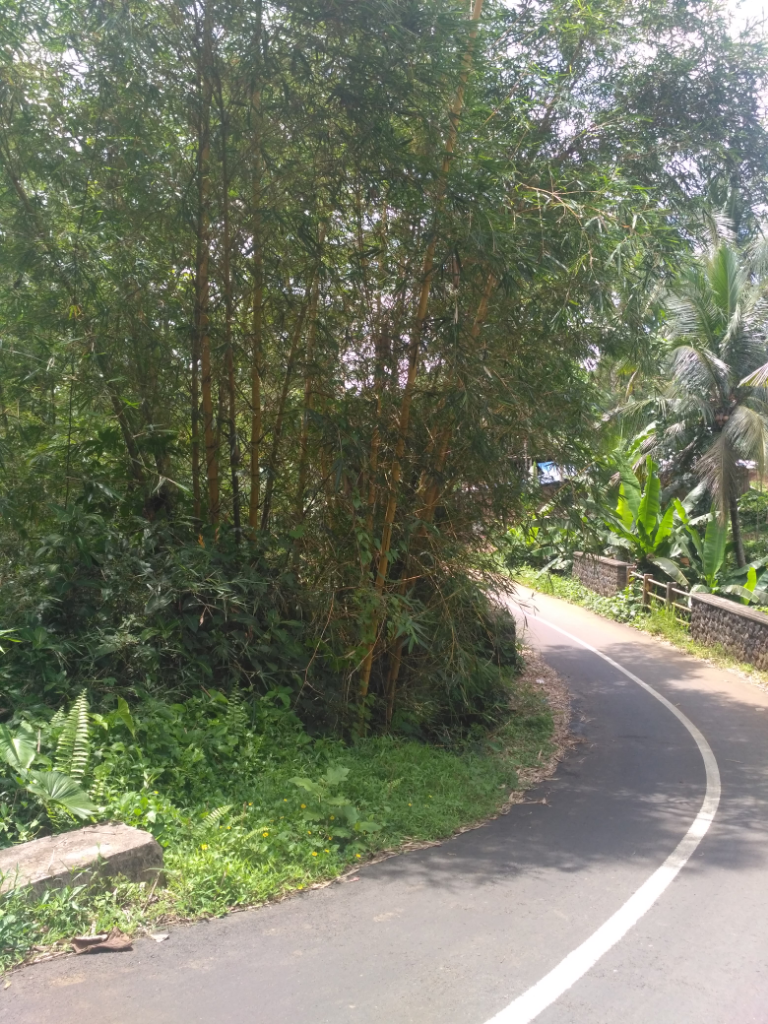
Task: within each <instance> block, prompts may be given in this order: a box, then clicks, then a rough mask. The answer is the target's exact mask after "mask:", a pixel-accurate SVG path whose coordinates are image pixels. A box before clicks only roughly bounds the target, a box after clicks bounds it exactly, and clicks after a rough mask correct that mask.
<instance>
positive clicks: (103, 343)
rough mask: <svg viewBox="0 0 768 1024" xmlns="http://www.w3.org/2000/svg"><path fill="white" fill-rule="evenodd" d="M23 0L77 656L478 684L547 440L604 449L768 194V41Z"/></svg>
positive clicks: (399, 686)
mask: <svg viewBox="0 0 768 1024" xmlns="http://www.w3.org/2000/svg"><path fill="white" fill-rule="evenodd" d="M6 10H7V13H8V16H7V17H6V18H5V19H4V21H3V25H2V27H1V28H0V384H1V385H2V390H1V391H0V435H1V436H0V455H1V456H2V477H1V478H0V500H1V501H2V514H3V530H2V545H3V551H4V558H5V562H6V568H5V569H4V570H3V571H4V572H5V573H6V574H7V575H8V576H9V578H10V577H13V578H14V579H17V580H18V579H21V576H20V575H19V568H20V566H22V565H23V566H26V567H29V566H30V565H34V566H35V567H36V568H35V572H34V573H33V574H32V575H31V576H30V575H29V574H28V575H27V576H25V577H24V579H25V582H24V584H23V587H22V590H23V593H24V595H26V597H25V598H24V599H23V600H21V599H20V598H19V597H18V592H17V591H16V590H14V589H13V588H11V589H9V590H7V593H8V594H12V595H15V596H13V597H12V598H9V600H13V601H14V602H18V601H19V600H20V601H21V603H20V604H18V603H17V607H18V608H21V612H20V613H19V614H22V613H23V616H22V617H23V623H21V625H23V627H24V628H26V629H28V630H32V631H34V629H42V630H43V634H44V636H45V637H46V638H47V639H45V641H43V640H41V643H43V642H45V643H50V644H52V645H53V646H54V647H55V649H56V651H57V652H58V653H57V657H58V659H59V662H58V664H59V670H60V673H63V675H62V674H59V675H57V676H56V678H55V679H54V680H53V681H51V682H50V686H51V687H53V688H54V689H55V688H56V687H65V683H64V682H62V680H63V679H64V678H65V677H66V678H67V679H70V677H73V676H77V675H78V672H80V671H83V670H82V669H80V668H78V667H77V666H78V665H81V664H86V663H87V665H88V672H89V673H90V680H91V681H92V682H94V684H96V683H99V684H101V683H103V684H104V685H107V686H114V685H128V686H134V687H135V686H136V685H138V684H139V681H141V682H142V685H145V684H146V682H147V679H148V675H153V678H154V679H155V683H156V684H157V685H160V684H161V682H162V677H163V674H164V672H167V670H168V667H169V666H178V664H179V663H180V659H182V660H183V658H184V657H186V656H189V657H192V658H193V659H197V660H196V661H194V664H195V665H199V664H201V663H202V662H205V663H206V664H207V666H208V670H211V671H213V672H214V674H229V675H230V677H232V678H234V679H236V680H239V681H240V682H241V683H242V684H243V685H253V686H257V687H260V688H262V689H263V688H264V687H267V686H271V685H273V684H274V682H275V679H277V678H279V679H280V680H282V682H283V683H284V684H285V685H287V686H289V687H292V688H293V689H294V690H295V691H296V695H297V699H300V701H301V702H304V703H303V704H302V706H304V705H306V707H307V708H308V709H309V711H308V713H309V712H311V713H313V714H315V715H317V716H319V717H320V718H321V719H323V716H325V717H326V718H327V717H328V716H330V718H332V719H333V720H334V721H337V722H342V723H343V724H344V725H345V727H348V728H351V729H358V730H359V729H365V728H367V727H368V724H369V723H371V722H373V723H375V724H377V725H379V726H389V725H391V723H392V720H393V716H396V715H397V714H398V713H399V711H398V709H399V710H400V713H401V714H402V715H404V716H405V717H403V718H402V721H406V719H407V720H409V721H410V720H413V719H416V720H419V721H422V720H426V719H429V718H430V715H436V716H437V719H440V720H441V721H442V719H441V718H440V715H442V714H443V712H442V711H440V712H439V713H438V712H436V711H435V710H434V709H435V708H444V707H446V706H447V707H450V708H451V709H452V710H451V711H450V713H448V718H449V719H450V718H451V716H455V715H457V714H458V715H459V717H461V715H470V712H469V711H468V710H467V709H472V708H475V710H476V709H477V707H479V706H480V705H482V700H480V699H479V698H478V700H480V703H479V704H478V705H477V706H476V705H474V704H473V700H474V698H473V697H472V696H471V695H468V692H467V679H468V678H469V677H470V676H472V677H473V678H475V679H479V678H481V676H482V673H480V675H478V672H479V668H478V666H482V665H488V664H490V665H492V664H493V663H494V659H496V662H498V660H499V658H500V655H499V650H500V646H499V644H500V642H501V641H499V639H498V637H496V638H495V639H493V640H492V641H489V637H495V634H494V627H493V615H492V611H491V609H490V606H489V605H488V604H487V603H485V601H484V598H483V596H482V593H481V592H480V584H479V583H478V581H477V579H476V577H475V576H473V575H472V573H471V571H470V567H471V565H473V564H475V562H476V558H477V557H478V552H480V553H482V551H483V550H484V547H485V546H486V545H487V536H488V532H489V530H490V529H491V527H492V526H493V524H494V523H497V522H500V521H501V522H509V521H514V518H515V515H516V510H517V508H518V502H519V495H520V490H521V486H522V482H523V477H522V470H521V466H523V465H524V464H525V460H526V459H527V458H529V457H531V456H533V455H540V456H546V457H547V458H551V459H555V460H557V461H559V462H560V463H561V464H565V465H574V466H583V465H585V464H588V463H589V462H590V460H591V459H592V457H593V452H594V443H593V442H594V425H595V420H596V417H597V416H598V415H599V407H600V404H601V394H600V378H599V374H596V373H595V372H594V366H595V363H596V362H599V361H600V360H605V359H607V358H610V357H614V356H615V357H616V358H620V357H623V356H630V357H632V358H639V354H642V352H643V351H644V350H646V349H647V347H648V344H649V338H650V337H651V335H652V333H653V329H654V327H655V326H656V324H657V321H658V316H659V308H658V303H656V302H655V301H654V298H653V296H654V295H655V294H656V293H657V291H658V288H659V286H660V284H661V285H664V284H666V283H668V282H669V281H670V280H671V276H672V272H673V270H674V269H675V267H676V265H677V263H678V262H679V260H680V258H681V255H682V254H685V253H687V252H689V251H690V248H691V245H692V242H693V240H694V239H695V238H696V237H697V236H698V235H699V234H700V233H701V228H702V224H703V217H704V213H705V211H706V209H707V208H708V206H709V205H710V204H711V203H712V202H717V203H722V202H725V201H726V200H727V199H728V198H729V197H734V196H739V197H741V199H740V201H741V202H742V205H743V208H744V210H746V211H747V212H746V213H745V218H746V219H748V216H749V214H748V211H749V210H750V209H753V208H755V206H756V205H757V204H759V203H760V202H762V201H764V200H765V198H766V171H767V170H768V145H767V144H766V143H767V142H768V139H766V132H765V127H764V124H763V121H762V117H761V100H760V97H761V90H762V89H763V88H764V82H765V75H766V69H767V67H768V64H767V55H766V49H765V46H764V44H763V42H762V41H761V40H759V39H757V38H755V36H754V34H753V33H750V32H749V31H745V32H744V33H743V34H742V35H736V34H734V33H733V32H732V31H731V30H730V28H729V25H728V22H727V18H726V16H725V13H724V9H723V7H722V6H721V5H720V4H718V3H715V2H711V0H702V2H698V3H690V4H680V3H678V2H676V0H674V2H673V0H650V2H629V3H628V2H624V0H621V2H620V0H597V2H595V3H591V4H583V3H577V2H572V0H552V2H547V3H539V2H528V0H522V2H516V3H511V4H504V3H495V2H489V0H486V2H485V3H483V0H473V3H472V5H471V6H470V5H468V4H467V3H466V2H461V3H459V2H457V0H387V2H380V0H376V2H365V0H304V2H302V3H291V4H284V3H279V2H264V0H250V2H245V0H240V2H236V0H200V2H197V3H176V2H166V0H124V2H120V3H117V2H113V0H100V2H97V3H92V2H89V3H85V2H83V0H70V2H66V0H13V2H11V3H9V4H7V5H6ZM118 563H119V565H120V566H121V568H120V569H119V570H118V569H117V568H116V566H117V565H118ZM110 566H111V567H112V568H109V569H108V567H110ZM112 572H114V573H118V572H122V573H124V577H123V576H121V577H120V578H119V579H118V578H117V576H114V577H113V576H111V575H110V573H112ZM185 572H186V573H189V574H192V575H194V574H195V573H197V575H195V576H194V581H193V582H191V581H190V576H189V575H187V576H185V575H184V573H185ZM22 575H23V574H22ZM19 586H21V584H19ZM118 591H119V592H120V593H118ZM30 594H32V595H33V596H32V597H30V596H29V595H30ZM129 594H130V597H129V596H127V595H129ZM190 595H191V596H190ZM228 601H229V602H230V604H229V609H230V611H232V609H236V614H235V613H234V612H233V616H234V617H232V618H230V617H229V614H228V605H227V602H228ZM171 610H173V616H171ZM169 616H170V618H169ZM238 616H239V618H238ZM94 623H95V624H96V625H94ZM281 623H282V624H283V625H280V624H281ZM84 624H87V629H88V630H91V633H89V634H88V635H89V636H91V641H89V643H91V647H90V648H89V650H90V651H91V655H89V657H88V658H87V659H85V661H84V660H83V657H82V655H83V648H82V642H83V641H82V637H83V636H84V635H85V634H84V629H85V626H84ZM214 625H215V629H214ZM94 630H95V632H94ZM281 630H282V631H283V633H284V636H283V638H282V640H281V637H280V631H281ZM86 632H87V631H86ZM43 634H41V636H43ZM75 634H77V636H78V637H79V639H78V640H77V641H75V639H73V637H74V636H75ZM97 634H98V640H97V639H94V637H96V635H97ZM203 634H204V635H205V636H206V637H207V639H206V640H205V644H204V645H203V647H201V646H200V644H201V643H203V641H202V640H201V636H202V635H203ZM288 634H290V637H291V638H292V639H291V640H290V642H289V640H288V639H287V638H288ZM171 636H172V637H173V639H172V641H171V640H169V637H171ZM257 637H260V638H261V643H262V646H263V648H264V649H263V651H262V652H261V653H259V651H258V647H257V641H256V638H257ZM131 638H132V639H131ZM68 645H69V646H68ZM78 645H80V646H78ZM110 645H111V646H110ZM163 645H165V646H163ZM137 648H141V649H142V650H143V649H145V648H152V650H153V651H154V654H152V656H151V657H150V656H149V655H146V654H143V655H141V657H139V656H138V655H137V653H136V651H137ZM99 652H101V653H99ZM190 652H191V653H190ZM494 652H495V653H494ZM142 658H143V659H144V660H142ZM147 659H148V660H147ZM280 659H283V661H281V660H280ZM283 662H284V663H283ZM148 665H151V668H148ZM9 671H12V670H9ZM41 671H42V670H41ZM181 674H182V675H183V673H181ZM473 674H474V675H473ZM190 677H191V676H190ZM483 678H485V677H483ZM105 681H106V682H105ZM66 685H67V686H68V685H70V684H69V683H67V684H66ZM485 685H486V684H485V683H482V684H481V683H478V686H479V687H480V689H482V688H483V687H484V686H485ZM483 699H484V698H483ZM352 707H354V709H355V710H353V711H351V710H350V709H351V708H352ZM457 708H459V709H463V710H458V711H457V710H456V709H457ZM430 709H432V710H430ZM472 713H474V712H472ZM409 715H410V716H411V717H410V718H408V716H409ZM470 717H471V715H470ZM437 719H436V720H437Z"/></svg>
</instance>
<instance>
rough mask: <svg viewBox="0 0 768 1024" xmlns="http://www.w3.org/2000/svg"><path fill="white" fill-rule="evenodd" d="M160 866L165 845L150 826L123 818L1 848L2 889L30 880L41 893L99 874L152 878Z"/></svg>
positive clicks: (17, 886)
mask: <svg viewBox="0 0 768 1024" xmlns="http://www.w3.org/2000/svg"><path fill="white" fill-rule="evenodd" d="M162 868H163V850H162V847H161V846H160V844H159V843H158V842H157V841H156V840H155V839H154V838H153V837H152V836H151V835H150V834H149V832H142V831H141V829H138V828H131V827H130V826H129V825H122V824H111V823H108V824H106V825H87V826H86V827H85V828H79V829H77V830H76V831H75V832H65V833H63V834H62V835H58V836H46V837H45V838H43V839H33V840H32V842H31V843H20V844H19V845H18V846H12V847H10V849H7V850H0V892H4V891H5V890H6V889H14V888H19V887H21V886H27V885H28V886H31V887H32V888H33V889H34V890H35V891H36V892H39V893H42V892H44V891H45V890H46V889H51V888H59V887H61V886H64V885H75V884H77V885H82V884H83V882H87V881H89V880H90V879H92V878H94V877H96V876H97V875H98V876H101V877H107V878H111V877H114V876H115V875H123V876H124V877H125V878H128V879H130V881H132V882H149V883H152V882H154V881H155V879H156V878H157V877H158V874H160V873H161V872H162Z"/></svg>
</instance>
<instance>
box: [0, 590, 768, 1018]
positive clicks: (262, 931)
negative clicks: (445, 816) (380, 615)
mask: <svg viewBox="0 0 768 1024" xmlns="http://www.w3.org/2000/svg"><path fill="white" fill-rule="evenodd" d="M534 604H535V607H536V610H537V612H538V613H540V615H541V616H542V618H543V619H546V620H548V621H550V622H552V623H556V624H557V625H558V626H559V627H560V628H561V629H562V630H566V631H567V632H568V633H570V634H572V637H568V636H565V635H563V633H561V632H557V631H555V630H553V629H551V628H550V627H549V626H547V625H545V624H544V623H543V622H541V621H536V620H535V619H532V618H529V619H528V627H529V638H530V640H531V641H532V642H533V643H534V644H535V646H537V647H538V648H539V649H540V650H541V652H542V653H543V654H544V656H545V658H546V660H547V661H548V662H549V663H550V664H551V665H552V666H553V667H554V668H555V669H556V670H557V671H558V672H560V673H561V675H562V676H564V677H565V679H566V680H567V681H568V683H569V686H570V688H571V691H572V694H573V729H574V731H575V732H576V733H577V735H578V736H579V737H580V739H581V741H582V742H580V743H579V744H578V745H577V746H576V747H575V748H574V749H573V750H572V751H571V752H570V753H569V754H568V755H567V757H566V759H565V761H564V762H563V763H562V764H561V765H560V768H559V770H558V772H557V775H556V777H555V778H554V779H552V780H549V781H548V782H546V783H544V784H543V785H542V786H540V787H539V788H538V789H537V790H534V791H531V792H530V793H529V795H528V799H527V801H526V803H524V804H521V805H518V806H516V807H514V808H512V810H511V812H510V813H509V814H508V815H506V816H504V817H502V818H499V819H497V820H496V821H493V822H490V823H489V824H488V825H487V826H485V827H483V828H480V829H477V830H475V831H472V832H467V833H465V834H463V835H461V836H458V837H457V838H455V839H453V840H451V841H450V842H447V843H445V844H444V845H442V846H440V847H434V848H432V849H428V850H422V851H419V852H415V853H411V854H406V855H404V856H400V857H396V858H393V859H391V860H388V861H385V862H383V863H381V864H378V865H373V866H370V867H367V868H363V869H361V871H360V873H359V880H358V881H354V882H348V883H346V884H343V885H333V886H330V887H328V888H326V889H322V890H315V891H312V892H309V893H307V894H305V895H303V896H301V897H300V898H296V899H291V900H287V901H285V902H283V903H279V904H275V905H273V906H269V907H266V908H263V909H260V910H256V911H250V912H247V913H242V914H235V915H232V916H231V917H227V918H223V919H220V920H217V921H212V922H210V923H207V924H198V925H194V926H191V927H188V928H177V929H175V930H174V931H173V932H172V934H171V938H170V940H169V941H168V942H165V943H162V944H161V945H157V944H155V943H154V942H152V941H151V940H148V939H147V940H141V941H139V942H138V943H137V944H136V947H135V950H134V952H133V953H128V954H114V955H109V954H107V955H103V956H99V957H79V958H76V959H72V958H67V959H63V960H54V961H51V962H49V963H46V964H40V965H37V966H35V967H32V968H28V969H26V970H24V971H21V972H18V973H17V974H14V975H13V981H12V985H11V986H10V988H8V989H6V990H5V991H0V1019H2V1021H3V1022H4V1024H81V1022H83V1021H93V1022H98V1024H129V1022H131V1024H132V1022H136V1021H142V1022H147V1024H193V1022H198V1021H200V1022H205V1024H224V1022H226V1024H310V1022H311V1024H326V1022H328V1024H330V1022H333V1024H401V1022H402V1024H406V1022H413V1024H488V1022H490V1021H492V1020H493V1018H495V1017H497V1015H498V1022H499V1024H502V1022H503V1024H518V1022H519V1021H521V1020H522V1018H520V1017H519V1016H515V1015H514V1013H513V1011H512V1010H509V1009H507V1010H506V1012H505V1008H508V1007H509V1006H510V1004H514V1001H515V1000H516V999H518V998H519V997H520V996H521V995H523V994H524V993H526V992H527V991H529V990H530V989H531V988H532V986H534V985H535V984H536V983H537V982H539V981H540V980H541V979H542V978H544V977H545V976H547V975H548V974H549V972H551V971H552V970H553V968H555V967H556V966H557V965H558V964H560V963H561V962H562V961H563V959H564V958H565V957H566V956H568V954H570V953H571V952H572V951H573V950H575V949H577V948H578V947H580V946H581V944H582V943H584V942H585V941H586V940H587V939H589V937H590V936H591V935H593V934H594V933H595V932H596V930H597V929H598V928H600V926H601V925H603V924H604V923H605V922H606V921H608V920H609V919H610V918H611V917H612V915H614V914H615V913H616V912H617V911H618V910H619V909H620V908H621V907H623V906H624V905H625V904H626V902H627V901H628V900H629V899H630V898H631V897H632V896H633V894H634V893H636V892H637V891H638V889H639V888H640V887H641V886H642V885H643V883H644V882H646V881H647V879H648V878H649V877H650V876H652V875H653V874H654V872H656V871H657V870H658V869H659V867H660V866H661V865H662V864H663V863H664V861H665V860H666V859H667V857H669V856H670V854H672V853H673V851H674V850H675V849H676V847H677V846H678V844H679V843H680V841H681V839H683V837H684V836H685V834H686V832H687V831H688V829H689V827H690V826H691V823H692V822H694V820H695V819H696V818H697V815H698V814H699V811H700V808H701V806H702V802H703V801H704V800H705V796H706V794H707V778H706V774H705V765H704V761H703V759H702V753H701V751H700V749H699V747H698V746H697V743H696V742H695V740H694V737H693V736H692V735H691V733H690V732H689V731H688V729H687V728H686V726H685V724H684V723H683V722H682V721H681V720H680V719H679V718H678V717H676V716H675V715H674V714H672V713H671V712H670V710H669V708H667V707H665V706H664V705H663V704H662V703H660V702H659V701H658V700H657V699H655V698H654V696H653V695H652V694H649V693H648V692H647V691H646V690H644V689H643V688H642V687H641V686H639V685H637V683H635V682H633V681H631V680H630V679H629V678H627V677H626V676H625V675H623V674H622V673H621V672H619V671H618V669H617V668H615V667H614V666H612V665H610V664H609V663H607V662H606V661H605V660H603V659H602V658H600V657H599V656H598V655H596V654H595V653H592V652H590V651H589V650H586V649H585V648H583V647H581V646H580V644H579V643H578V642H577V638H578V639H580V640H581V641H583V642H585V643H587V644H590V645H592V646H593V647H595V648H597V649H598V650H600V651H601V652H603V653H604V654H606V655H608V656H609V657H610V658H612V659H613V660H614V661H615V662H618V663H619V664H620V665H622V666H625V667H626V668H627V669H629V670H630V671H631V672H632V673H634V674H635V675H636V676H638V677H639V678H640V679H642V680H643V681H645V682H646V683H647V684H649V685H650V686H651V687H653V688H654V689H655V690H657V691H658V692H659V693H660V694H662V695H663V696H664V697H666V698H667V700H668V701H669V702H671V703H672V704H673V705H674V706H675V707H677V708H679V710H680V712H681V713H682V715H683V716H685V717H687V718H688V719H689V720H690V721H691V722H692V723H693V724H694V726H695V727H698V729H699V730H700V731H701V733H702V734H703V736H704V737H705V738H706V740H707V741H708V743H709V745H710V747H711V749H712V751H713V753H714V757H715V759H716V762H717V766H719V773H720V777H721V782H722V795H721V799H720V805H719V808H718V810H717V813H716V815H715V817H714V821H713V822H712V824H711V827H710V828H709V830H708V831H707V832H706V834H705V835H704V836H703V838H702V839H701V842H700V843H699V844H698V845H697V846H696V849H695V851H694V852H693V854H692V856H691V858H690V860H689V861H688V863H687V864H686V865H685V866H684V867H683V868H682V870H681V872H680V873H679V874H678V875H677V877H676V878H675V879H674V881H672V882H671V884H670V885H669V887H668V888H666V890H665V891H664V892H662V893H661V895H660V896H659V898H658V899H657V900H656V902H655V903H654V904H653V905H652V906H651V907H650V909H649V910H648V911H647V913H645V914H644V916H642V917H641V918H640V920H639V921H638V923H637V924H635V925H634V926H633V927H632V928H631V929H630V930H629V931H628V932H627V933H626V934H625V935H624V936H623V938H620V939H619V941H617V942H616V944H615V945H613V947H612V948H610V949H609V950H608V951H607V952H606V953H605V955H604V956H602V957H601V958H600V959H599V960H598V961H597V963H595V965H594V966H593V967H592V968H591V969H590V970H588V971H587V972H586V973H585V974H584V975H583V977H581V978H580V979H579V980H577V981H576V982H575V984H573V986H572V987H570V988H568V989H567V990H566V991H564V992H563V993H562V994H561V995H560V996H559V998H557V999H556V1000H555V1001H554V1002H552V1004H551V1005H549V1006H548V1007H547V1008H545V1009H544V1010H543V1011H542V1012H541V1013H540V1014H539V1015H537V1016H536V1017H535V1020H536V1021H537V1024H539V1022H540V1024H617V1022H620V1024H768V873H767V872H766V869H767V868H768V813H767V812H768V742H767V741H768V694H766V693H765V692H764V691H762V690H760V689H758V688H757V687H756V686H753V685H751V684H750V683H748V682H746V681H745V680H742V679H741V678H740V677H738V676H736V675H735V674H733V673H730V672H727V671H724V670H720V669H715V668H712V667H710V666H707V665H704V664H703V663H701V662H698V661H696V660H694V659H692V658H688V657H686V656H685V655H683V654H680V653H678V652H677V651H674V650H672V649H671V648H667V647H665V646H664V645H662V644H659V643H658V642H656V641H654V640H651V639H650V638H648V637H645V636H643V635H641V634H639V633H637V632H635V631H634V630H631V629H629V628H627V627H623V626H620V625H617V624H615V623H611V622H607V621H605V620H603V619H599V618H597V617H596V616H594V615H591V614H590V613H589V612H586V611H584V610H583V609H579V608H573V607H571V606H568V605H565V604H562V603H561V602H558V601H556V600H554V599H552V598H547V597H542V596H540V595H536V597H535V599H534ZM525 1019H526V1020H528V1019H533V1018H528V1017H526V1018H525Z"/></svg>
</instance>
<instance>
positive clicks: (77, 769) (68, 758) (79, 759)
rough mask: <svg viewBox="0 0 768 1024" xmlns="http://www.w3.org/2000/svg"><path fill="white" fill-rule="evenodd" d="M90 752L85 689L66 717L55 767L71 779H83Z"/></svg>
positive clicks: (57, 746) (57, 748)
mask: <svg viewBox="0 0 768 1024" xmlns="http://www.w3.org/2000/svg"><path fill="white" fill-rule="evenodd" d="M90 752H91V739H90V730H89V728H88V698H87V697H86V695H85V690H83V692H82V693H81V694H80V696H79V697H78V698H77V700H76V701H75V703H74V704H73V705H72V707H71V708H70V709H69V714H68V715H67V716H66V718H65V719H64V725H63V728H62V730H61V734H60V735H59V742H58V743H57V745H56V761H55V764H54V768H55V769H56V771H57V772H62V773H63V774H64V775H68V776H69V777H70V778H71V779H77V780H79V779H82V777H83V776H84V775H85V772H86V769H87V767H88V758H89V756H90Z"/></svg>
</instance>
